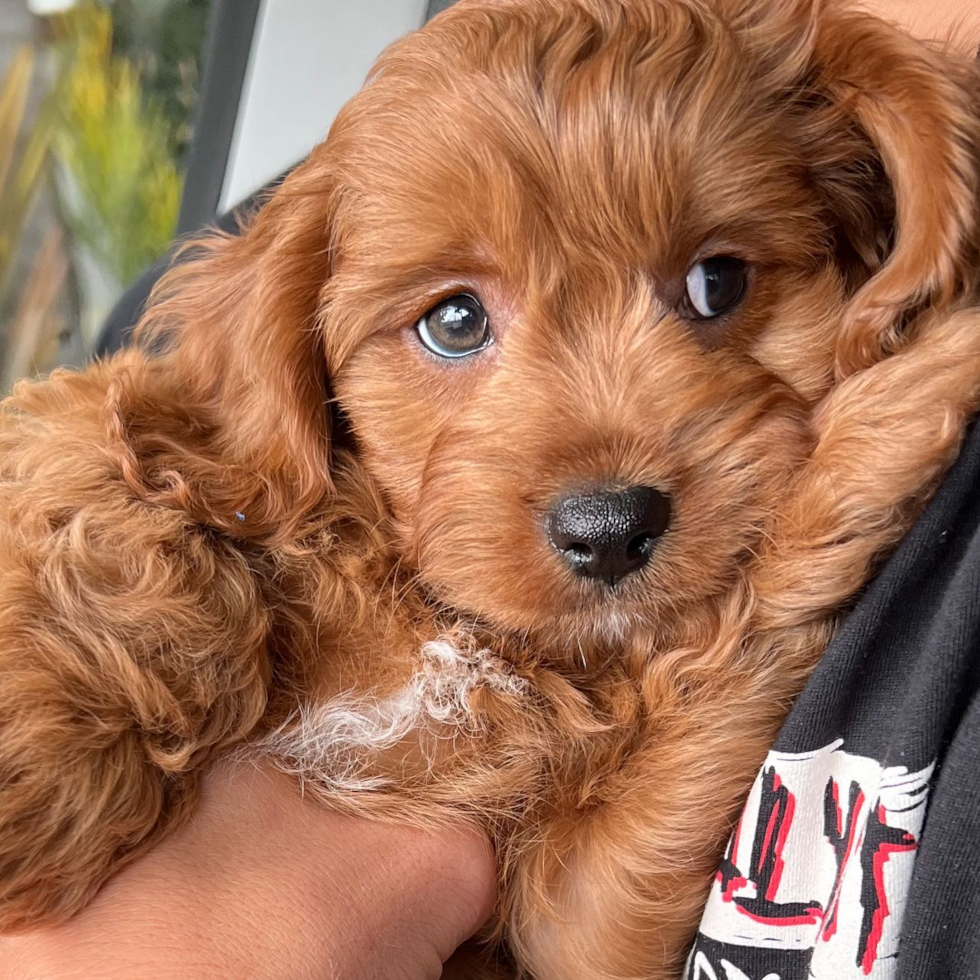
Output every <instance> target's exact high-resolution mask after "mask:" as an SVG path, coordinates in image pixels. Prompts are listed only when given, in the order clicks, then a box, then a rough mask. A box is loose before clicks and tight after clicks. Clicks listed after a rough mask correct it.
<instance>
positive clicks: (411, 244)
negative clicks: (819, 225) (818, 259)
mask: <svg viewBox="0 0 980 980" xmlns="http://www.w3.org/2000/svg"><path fill="white" fill-rule="evenodd" d="M461 6H462V9H460V10H459V11H458V13H456V14H455V16H450V17H445V16H444V17H443V18H440V19H438V20H437V21H436V22H435V23H434V24H433V25H432V26H431V27H430V28H428V29H426V30H423V31H421V32H418V33H416V34H414V35H411V36H410V37H408V38H406V39H405V40H403V41H402V42H400V43H398V44H396V45H395V46H394V47H393V48H392V49H391V50H390V51H389V52H388V53H387V54H386V55H385V56H384V57H383V58H382V60H381V61H380V62H379V65H378V66H377V68H376V70H375V72H374V74H373V76H372V79H371V81H370V82H369V84H368V86H367V87H366V88H365V90H364V91H363V92H362V93H361V94H360V95H359V96H358V97H357V98H356V99H355V100H354V101H353V102H352V103H351V104H350V105H349V106H348V107H347V109H346V110H345V111H344V113H343V114H342V115H341V117H340V118H339V119H338V122H337V124H336V126H335V128H334V130H333V132H332V134H331V149H332V152H333V153H334V154H335V157H336V159H337V161H338V168H339V171H340V173H341V182H342V184H343V185H344V186H345V189H346V200H347V204H348V209H349V211H350V213H351V220H350V222H349V225H350V229H349V231H350V237H351V240H350V241H349V242H348V244H349V246H350V247H351V249H352V250H353V251H354V252H355V253H357V251H358V250H359V249H362V250H366V251H367V252H370V251H371V249H372V246H373V245H377V244H379V243H381V242H383V243H384V248H385V250H386V252H387V253H388V254H389V255H392V256H397V255H405V256H411V260H412V261H413V262H416V263H417V262H419V261H423V262H428V263H431V264H432V265H433V266H439V265H446V264H447V263H451V262H457V263H463V262H466V261H470V262H480V261H483V260H486V261H494V257H499V256H507V257H508V260H509V261H510V262H512V263H513V264H514V265H515V267H518V268H526V267H527V265H528V264H529V263H534V262H535V261H540V260H541V257H542V255H544V254H550V255H554V254H556V253H561V254H562V255H564V256H566V257H572V256H575V255H576V254H581V255H582V256H583V257H587V256H588V255H592V256H596V255H600V256H603V257H605V258H608V259H612V260H613V261H615V262H617V263H628V264H630V265H636V264H642V265H651V264H653V265H661V266H662V265H669V264H670V263H671V262H672V261H675V262H678V263H680V262H686V261H687V260H688V258H689V257H690V253H691V252H692V251H693V250H695V249H696V248H697V247H698V246H699V244H700V243H701V242H702V241H703V240H704V239H705V238H706V237H710V236H712V235H721V236H727V237H729V238H730V237H732V236H741V237H743V238H745V239H747V240H749V241H751V240H760V241H762V240H765V239H766V238H767V236H768V237H770V238H771V237H773V236H775V237H780V236H779V234H778V231H777V230H776V226H777V225H778V223H779V221H780V220H781V219H783V218H784V216H785V215H787V214H797V215H798V214H800V213H801V212H803V211H806V209H807V208H808V207H809V206H810V205H809V204H808V198H807V193H806V174H805V171H804V168H803V167H802V165H801V163H800V161H799V159H798V155H797V154H796V152H795V151H794V148H793V146H792V140H791V138H790V137H789V136H788V134H783V135H782V137H781V134H780V132H779V126H778V124H777V123H774V120H773V112H772V111H771V110H772V107H771V104H770V103H771V102H772V98H773V93H772V92H771V91H767V90H766V86H765V84H764V80H763V79H762V76H761V72H760V73H754V72H753V70H752V64H751V61H750V59H751V55H750V54H749V53H747V51H746V50H745V49H744V47H743V46H742V45H740V43H739V39H738V37H737V36H736V35H735V34H733V33H732V31H731V30H730V29H729V26H728V25H727V24H726V23H724V22H723V21H722V20H721V19H719V17H718V16H717V15H716V14H714V13H712V11H711V9H710V6H705V5H703V4H702V3H700V2H697V3H695V2H684V0H678V2H673V3H657V2H642V3H641V2H638V0H635V2H629V0H604V2H603V3H592V2H588V0H563V2H560V3H559V2H556V0H522V2H510V0H503V2H497V3H492V4H486V3H471V4H465V3H464V4H463V5H461ZM749 191H750V192H751V193H749ZM782 237H785V235H783V236H782ZM800 245H801V246H802V247H803V248H806V247H808V246H807V244H806V243H802V242H801V243H800Z"/></svg>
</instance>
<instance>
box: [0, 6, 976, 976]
mask: <svg viewBox="0 0 980 980" xmlns="http://www.w3.org/2000/svg"><path fill="white" fill-rule="evenodd" d="M977 91H978V84H977V76H976V74H975V72H974V69H973V66H972V65H970V64H968V63H967V62H966V61H965V60H964V61H960V60H957V59H956V58H954V57H953V56H952V55H948V54H944V53H942V52H941V51H939V50H937V49H934V48H930V47H927V46H925V45H923V44H920V43H917V42H914V41H912V40H911V39H909V38H908V37H906V36H905V35H903V34H902V33H900V32H899V31H898V30H896V29H893V28H892V27H890V26H888V25H886V24H884V23H881V22H879V21H877V20H875V19H873V18H872V17H870V16H867V15H865V14H862V13H859V12H857V11H855V10H852V9H851V8H850V7H849V6H848V5H847V4H845V3H838V2H835V0H825V2H822V3H817V2H816V0H493V2H491V0H463V2H461V3H460V4H459V5H458V6H457V7H455V8H453V9H452V10H450V11H449V12H447V13H446V14H444V15H442V16H440V17H439V18H437V19H436V20H435V21H434V22H433V23H432V24H430V25H429V26H428V27H426V28H425V29H424V30H422V31H420V32H418V33H416V34H414V35H412V36H410V37H408V38H406V39H404V40H402V41H400V42H398V43H396V44H395V45H394V46H393V47H392V48H390V49H389V51H388V52H387V53H386V54H385V55H384V56H383V57H382V58H381V60H380V61H379V63H378V65H377V67H376V68H375V69H374V71H373V73H372V75H371V77H370V80H369V82H368V84H367V86H366V87H365V89H364V90H363V91H362V92H361V93H360V94H359V95H358V96H357V97H356V98H355V99H354V100H353V101H352V102H351V103H350V104H349V105H348V106H347V107H346V108H345V109H344V110H343V112H342V113H341V114H340V116H339V118H338V119H337V121H336V123H335V125H334V127H333V129H332V130H331V133H330V136H329V138H328V140H327V141H326V143H325V144H324V145H323V146H321V147H320V148H318V149H317V150H316V151H314V153H313V154H312V155H311V157H310V158H309V160H308V161H307V162H306V163H304V164H303V165H302V166H301V167H299V168H298V169H297V170H296V171H295V172H294V173H293V174H292V175H291V176H290V177H289V179H288V180H287V181H286V182H285V184H284V185H283V186H282V187H281V189H280V190H278V191H277V192H276V193H275V195H274V196H273V197H272V198H271V199H270V200H269V201H268V203H267V204H266V206H265V207H264V208H263V209H262V210H261V212H260V213H258V214H257V215H256V216H255V217H254V220H252V221H251V222H250V223H249V225H248V227H247V228H246V229H245V231H244V234H243V235H241V236H240V237H223V236H219V235H214V236H211V237H209V238H206V239H204V240H202V241H199V242H196V243H194V244H193V245H191V246H190V247H189V249H188V250H187V252H186V253H185V255H184V256H183V258H182V260H181V261H180V262H179V263H177V265H176V266H175V268H174V269H173V271H172V272H171V273H170V274H169V276H168V277H167V278H166V280H165V281H164V282H163V284H162V285H161V287H160V288H159V290H158V291H157V293H156V295H155V297H154V299H153V301H152V304H151V308H150V309H149V311H148V313H147V315H146V318H145V320H144V322H143V324H142V327H141V332H142V338H143V343H142V344H141V345H139V346H137V347H134V348H133V349H131V350H129V351H127V352H124V353H122V354H120V355H118V356H116V357H114V358H113V359H111V360H108V361H105V362H102V363H97V364H94V365H93V366H91V367H90V368H88V369H87V370H85V371H83V372H81V373H65V372H60V373H57V374H55V375H54V376H52V377H51V378H50V379H49V380H47V381H44V382H41V383H36V384H29V385H27V384H25V385H21V386H20V387H19V388H18V390H17V391H16V392H15V394H14V395H13V397H11V398H10V399H9V400H8V401H7V402H5V403H4V405H3V410H2V411H3V414H2V424H0V703H2V715H0V927H2V928H3V929H6V930H16V929H23V928H26V927H30V926H31V925H34V924H37V923H40V922H45V921H52V920H57V919H63V918H65V917H67V916H70V915H71V914H72V913H73V912H75V911H77V910H78V909H80V908H81V907H82V906H84V904H85V903H86V902H87V901H88V900H89V899H90V898H91V897H92V895H93V894H94V893H95V891H96V890H97V889H98V888H99V886H100V885H101V884H102V883H103V882H104V881H105V880H106V878H107V877H108V876H109V875H111V874H112V873H113V872H114V871H115V870H116V869H118V868H119V867H121V866H122V865H124V864H125V863H126V862H128V861H131V860H133V859H134V858H135V857H137V856H138V855H139V854H141V853H143V852H144V851H145V850H146V849H147V848H149V847H151V846H152V845H153V844H154V843H155V842H156V841H158V840H159V839H160V838H161V837H162V836H163V835H164V834H166V833H167V832H168V831H169V830H171V829H172V828H173V827H174V826H176V825H177V824H178V823H179V822H180V821H182V820H184V819H186V818H187V817H188V815H189V814H191V813H192V812H193V808H194V801H195V795H196V791H197V786H198V781H199V778H200V775H201V773H202V771H203V770H204V769H205V768H206V767H207V766H208V765H210V764H211V763H213V762H214V761H215V760H216V759H218V758H219V757H220V756H221V755H222V754H224V753H227V752H229V751H231V750H233V749H234V750H235V751H238V752H243V753H246V754H250V755H253V756H256V757H263V758H266V759H270V760H273V761H274V762H275V763H276V764H277V765H279V766H281V767H282V768H284V769H286V770H288V771H290V772H294V773H296V775H297V776H298V777H299V778H300V779H302V780H303V782H304V783H305V785H306V786H307V789H308V791H310V792H314V793H316V794H317V795H318V796H320V797H321V798H322V799H323V800H324V802H325V803H327V804H328V805H330V806H334V807H339V808H343V809H346V810H348V811H350V812H354V813H358V814H364V815H373V816H376V817H378V818H383V819H397V820H409V821H414V822H417V823H419V824H422V825H425V826H429V827H431V826H438V825H439V824H440V822H442V821H444V820H448V819H450V818H458V817H459V816H461V815H463V816H469V817H471V818H472V819H474V820H476V821H479V822H480V823H482V825H483V826H485V827H486V828H487V830H488V831H489V832H490V834H491V835H492V837H493V839H494V841H495V843H496V846H497V852H498V856H499V862H500V876H501V896H502V897H501V901H500V905H499V908H498V911H497V914H496V917H495V921H494V923H492V924H491V927H490V928H491V938H493V939H495V940H497V945H496V948H497V949H498V950H503V951H504V952H501V953H500V962H501V963H503V962H504V961H505V960H509V961H510V963H511V965H510V966H509V967H508V969H510V970H512V971H519V972H522V973H524V974H526V975H530V976H533V977H536V978H538V980H550V978H562V980H574V978H591V980H595V978H626V977H644V978H663V977H671V976H676V974H677V972H678V970H679V963H680V961H681V959H682V958H683V955H684V953H685V951H686V945H687V944H688V942H689V941H690V938H691V936H692V934H693V931H694V928H695V925H696V922H697V920H698V917H699V914H700V911H701V906H702V903H703V901H704V898H705V894H706V891H707V887H708V884H709V881H710V877H711V874H712V872H713V871H714V868H715V865H716V862H717V860H718V858H719V856H720V855H721V852H722V850H723V847H724V844H725V840H726V836H727V835H728V833H729V832H730V829H731V824H732V819H733V816H734V814H735V813H736V811H737V810H738V808H739V805H740V802H741V799H742V798H743V796H744V794H745V792H746V791H747V788H748V786H749V785H750V784H751V781H752V778H753V776H754V774H755V771H756V769H757V767H758V765H759V764H760V762H761V761H762V759H763V757H764V755H765V752H766V749H767V748H768V746H769V744H770V742H771V740H772V738H773V736H774V734H775V732H776V731H777V729H778V727H779V725H780V722H781V720H782V719H783V717H784V715H785V713H786V711H787V708H788V706H789V704H790V703H791V701H792V699H793V697H794V696H795V695H796V694H797V693H798V691H799V690H800V687H801V685H802V684H803V682H804V680H805V679H806V677H807V675H808V673H809V672H810V670H811V669H812V667H813V666H814V664H815V663H816V661H817V659H818V658H819V657H820V654H821V652H822V651H823V650H824V648H825V646H826V644H827V642H828V640H829V639H830V637H831V636H832V635H833V632H834V629H835V627H836V625H837V623H838V622H839V620H840V617H841V616H842V614H843V612H844V611H845V610H846V608H847V606H848V603H849V602H850V601H851V600H852V599H853V597H854V596H855V595H856V594H857V593H858V591H859V590H860V589H861V587H862V585H863V584H864V583H866V582H867V581H868V578H869V577H870V576H871V574H872V573H873V571H874V568H875V566H876V563H877V562H878V561H879V560H880V559H881V557H882V555H883V554H885V553H886V552H887V551H888V549H889V548H890V547H891V546H893V545H894V544H895V542H896V541H897V540H898V539H899V538H900V536H901V535H902V534H903V532H904V531H905V530H906V529H907V528H908V527H909V525H910V524H911V522H912V521H913V520H914V518H915V517H916V515H917V514H918V513H919V512H920V511H921V509H922V507H923V505H924V503H925V501H926V500H927V498H928V497H929V495H930V493H931V492H932V491H933V489H934V488H935V487H936V485H937V483H938V481H939V480H940V478H941V476H942V474H943V472H944V471H945V469H946V468H947V467H948V466H949V464H950V462H951V461H952V460H953V458H954V457H955V455H956V453H957V449H958V447H959V445H960V440H961V436H962V434H963V431H964V428H965V425H966V423H967V421H968V419H969V417H970V416H971V414H972V413H973V412H974V411H975V409H976V408H977V406H978V403H980V314H978V310H977V291H978V283H980V260H978V244H980V235H978V229H977V215H978V193H977V183H978V169H980V168H978V159H977V157H978V146H980V124H978V111H977ZM487 968H488V969H489V967H487ZM501 968H503V967H501ZM474 969H476V968H474Z"/></svg>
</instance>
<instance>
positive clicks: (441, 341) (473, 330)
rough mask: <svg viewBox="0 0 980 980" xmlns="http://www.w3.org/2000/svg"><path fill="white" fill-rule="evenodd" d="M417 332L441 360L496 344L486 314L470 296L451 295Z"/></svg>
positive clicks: (434, 310) (430, 313) (419, 325)
mask: <svg viewBox="0 0 980 980" xmlns="http://www.w3.org/2000/svg"><path fill="white" fill-rule="evenodd" d="M415 329H416V330H418V334H419V338H420V339H421V341H422V343H423V344H425V346H426V347H428V348H429V350H430V351H432V353H433V354H438V355H439V356H440V357H466V355H467V354H475V353H476V352H477V351H480V350H483V348H484V347H487V346H488V345H489V344H490V343H491V342H492V341H493V337H492V335H491V333H490V320H489V317H488V316H487V311H486V310H485V309H484V308H483V305H482V304H481V303H480V301H479V300H478V299H477V298H476V297H475V296H470V294H469V293H459V294H458V295H456V296H450V297H449V299H444V300H443V301H442V302H441V303H439V304H437V305H436V306H433V307H432V309H431V310H429V312H428V313H426V314H425V316H423V317H422V319H421V320H419V322H418V323H417V324H416V326H415Z"/></svg>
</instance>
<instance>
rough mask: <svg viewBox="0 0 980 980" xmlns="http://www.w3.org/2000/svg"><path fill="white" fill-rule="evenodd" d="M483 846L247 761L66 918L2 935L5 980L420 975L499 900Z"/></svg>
mask: <svg viewBox="0 0 980 980" xmlns="http://www.w3.org/2000/svg"><path fill="white" fill-rule="evenodd" d="M494 881H495V876H494V864H493V859H492V856H491V852H490V847H489V844H488V843H487V841H486V840H485V839H484V838H483V837H482V835H480V834H479V833H478V832H476V831H473V830H471V829H468V828H466V827H460V828H458V829H457V830H454V831H451V832H439V833H422V832H421V831H417V830H414V829H411V828H404V827H389V826H385V825H382V824H379V823H376V822H373V821H367V820H358V819H355V818H352V817H346V816H342V815H340V814H336V813H333V812H331V811H329V810H327V809H326V808H324V807H322V806H319V805H317V804H315V803H314V802H313V801H311V800H306V799H303V798H302V796H301V795H300V792H299V790H298V787H297V786H296V784H295V782H294V781H292V780H291V779H289V778H287V777H285V776H282V775H280V774H278V773H274V772H271V771H266V770H261V769H257V768H252V767H237V768H224V769H219V770H217V771H215V772H213V773H212V774H211V775H210V776H209V777H207V780H206V783H205V792H204V798H203V801H202V805H201V808H200V810H199V811H198V813H197V814H196V815H195V817H194V819H193V820H191V821H190V822H189V823H188V824H187V825H186V826H184V827H182V828H180V829H179V830H178V831H176V832H175V833H174V834H173V835H172V836H171V837H169V838H167V839H166V840H165V841H163V842H162V843H161V844H160V845H159V846H158V847H157V848H156V849H154V850H153V851H151V852H150V853H149V854H147V855H146V856H145V857H143V858H141V859H140V860H139V861H137V862H135V863H134V864H133V865H132V866H131V867H129V868H127V869H125V870H124V871H122V872H121V873H120V874H119V875H118V876H117V877H116V878H114V879H113V880H112V881H110V882H109V884H108V885H106V887H105V888H104V889H103V890H102V891H101V892H100V893H99V895H98V896H97V897H96V899H95V901H94V902H93V903H92V904H91V905H90V906H89V907H88V908H87V909H85V910H84V911H83V912H81V913H80V914H79V915H78V916H76V917H75V918H74V919H72V920H71V921H70V922H68V923H67V924H65V925H63V926H59V927H57V928H46V929H42V930H38V931H36V932H32V933H29V934H25V935H22V936H17V937H8V938H4V939H0V980H83V978H84V980H151V978H152V980H191V978H192V980H428V978H430V977H431V978H437V977H438V976H439V975H440V972H441V970H442V964H443V962H444V961H445V960H446V959H448V958H449V956H450V955H451V954H452V952H453V950H454V949H455V948H456V946H457V945H458V944H459V943H461V942H462V941H463V940H465V939H466V938H467V937H469V936H470V935H471V934H472V933H473V932H474V931H475V930H476V929H477V928H478V927H479V926H480V924H481V923H482V922H483V921H484V920H485V919H486V917H487V916H488V915H489V913H490V910H491V908H492V905H493V901H494Z"/></svg>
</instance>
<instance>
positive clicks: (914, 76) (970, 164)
mask: <svg viewBox="0 0 980 980" xmlns="http://www.w3.org/2000/svg"><path fill="white" fill-rule="evenodd" d="M725 2H726V3H727V4H728V6H729V12H730V15H731V17H732V21H733V26H735V27H736V28H737V29H739V31H740V33H741V36H742V37H743V38H745V39H746V40H747V43H748V44H749V45H750V46H751V48H752V50H753V52H754V54H755V55H756V57H761V58H762V59H763V63H764V64H766V65H767V69H768V81H769V83H770V85H771V87H773V88H774V89H777V90H778V89H782V90H783V91H785V92H786V93H787V94H788V95H789V96H790V97H792V98H793V99H795V100H796V101H797V103H798V104H797V108H798V110H799V116H800V118H801V119H805V120H806V122H805V123H804V125H803V130H802V137H801V138H802V140H803V146H804V150H803V152H804V153H805V154H806V155H807V158H808V159H807V162H808V163H809V164H810V166H811V168H812V171H813V173H814V176H815V179H816V180H817V182H818V184H819V185H820V186H821V187H822V188H823V190H824V193H825V196H826V197H827V199H828V208H829V209H830V210H831V211H833V212H834V213H835V214H836V215H837V216H838V217H839V218H840V220H841V221H842V224H843V225H844V226H845V228H846V237H847V238H849V239H850V241H849V243H848V244H849V245H850V246H852V247H853V248H854V249H855V251H856V253H857V254H858V255H859V256H860V257H861V258H862V259H863V260H864V262H863V266H864V269H865V276H866V275H867V272H868V271H873V272H874V275H872V277H871V278H870V279H868V280H867V281H866V282H865V283H864V285H863V287H862V288H860V289H859V290H858V291H857V293H856V294H855V295H854V297H853V299H852V301H851V303H850V306H849V308H848V309H847V311H846V314H845V318H844V325H843V329H842V331H841V335H840V338H839V343H838V349H837V373H838V376H839V377H845V376H847V375H849V374H851V373H853V372H854V371H857V370H859V369H861V368H863V367H867V366H869V365H870V364H873V363H874V362H875V361H877V360H879V359H880V358H881V357H883V356H885V355H887V354H888V353H890V352H891V351H893V350H894V349H895V348H896V347H897V346H898V345H899V344H900V342H901V340H902V333H903V326H904V324H905V322H906V321H907V319H908V318H909V317H910V316H911V315H913V314H914V313H915V311H916V310H917V308H919V307H921V305H923V304H925V303H930V304H948V303H951V302H953V301H954V300H955V299H956V297H957V295H962V290H963V287H964V285H965V280H966V277H967V273H968V271H971V268H970V267H971V263H975V261H976V260H975V257H974V255H973V254H972V251H973V248H974V245H975V241H976V229H977V207H978V201H977V173H978V158H977V153H978V147H980V125H978V100H977V97H976V93H977V92H978V91H980V78H978V75H977V72H976V70H975V67H974V66H973V65H971V64H969V63H968V62H967V61H966V60H965V59H963V61H962V62H961V63H958V62H957V61H956V60H955V59H953V58H950V57H947V56H945V55H943V54H941V53H940V52H938V51H937V50H935V49H932V48H930V47H929V46H928V45H927V44H925V43H922V42H919V41H916V40H914V39H913V38H911V37H910V36H908V35H907V34H905V33H904V32H903V31H902V30H900V29H899V28H897V27H895V26H893V25H891V24H888V23H886V22H884V21H882V20H880V19H879V18H877V17H874V16H872V15H869V14H866V13H863V12H860V11H855V10H854V9H851V8H850V7H849V5H847V4H842V3H840V2H839V0H778V2H776V3H772V4H760V3H758V2H756V0H725ZM882 174H883V176H884V178H885V180H886V181H887V185H889V186H886V187H883V186H881V185H882V183H883V181H882V180H881V176H882ZM876 177H877V178H878V187H877V188H876V187H875V180H876ZM883 259H884V261H882V260H883Z"/></svg>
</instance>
